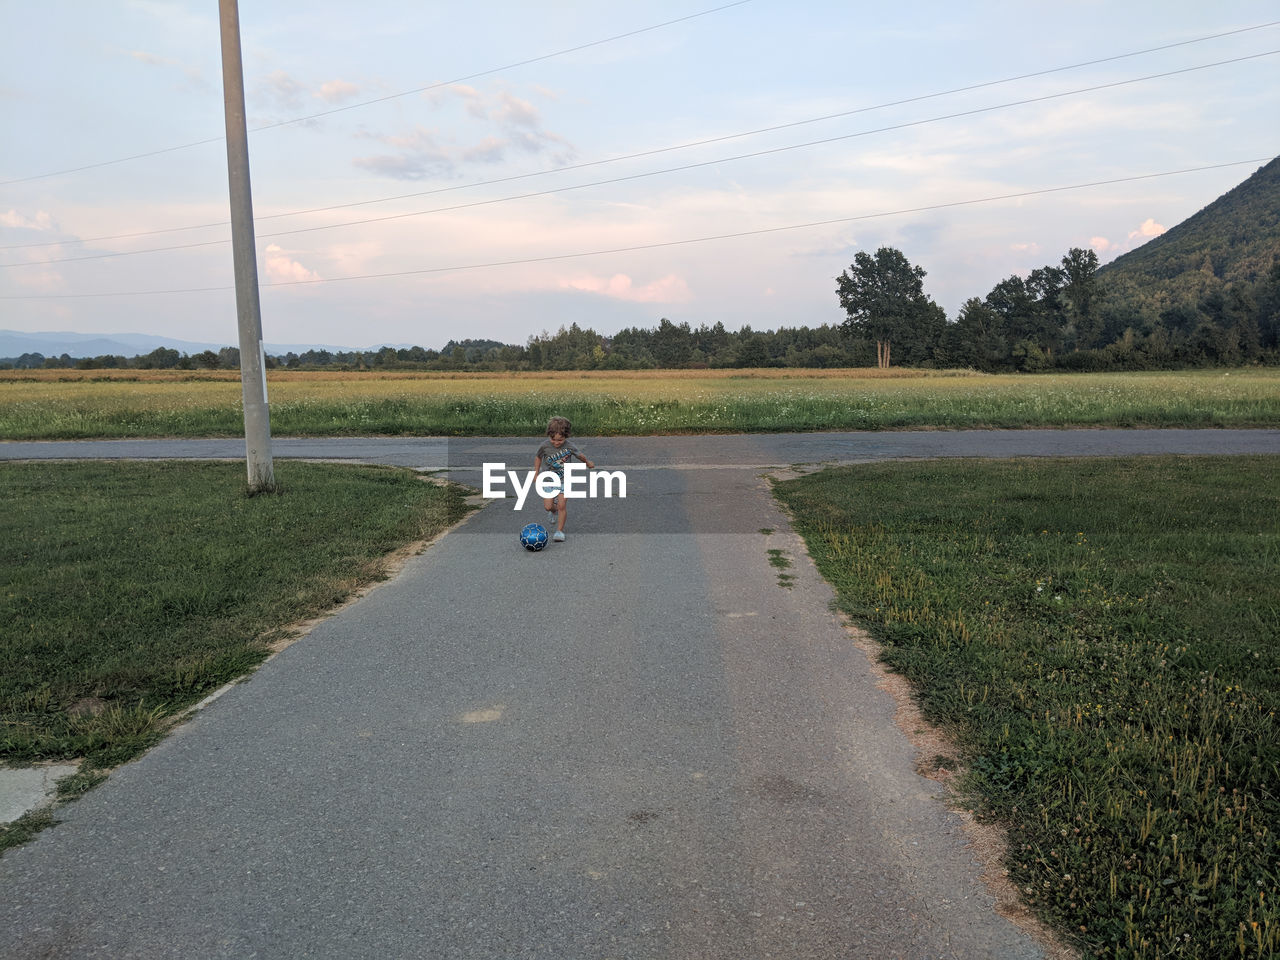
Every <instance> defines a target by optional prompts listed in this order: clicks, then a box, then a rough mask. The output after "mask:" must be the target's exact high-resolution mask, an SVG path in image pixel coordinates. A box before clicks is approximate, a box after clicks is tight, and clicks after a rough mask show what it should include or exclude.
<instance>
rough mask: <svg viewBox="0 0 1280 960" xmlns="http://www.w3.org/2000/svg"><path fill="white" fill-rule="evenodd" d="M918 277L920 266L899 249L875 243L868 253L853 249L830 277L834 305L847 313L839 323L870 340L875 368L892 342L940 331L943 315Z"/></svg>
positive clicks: (883, 365) (885, 357)
mask: <svg viewBox="0 0 1280 960" xmlns="http://www.w3.org/2000/svg"><path fill="white" fill-rule="evenodd" d="M924 277H925V272H924V269H923V268H922V267H915V266H912V265H911V262H910V261H909V260H907V258H906V257H905V256H904V255H903V253H902V251H901V250H897V249H895V248H893V247H881V248H880V249H879V250H877V251H876V252H875V254H874V255H872V254H868V253H865V252H863V251H861V250H860V251H858V253H856V254H855V255H854V258H853V264H852V265H851V266H850V267H849V269H848V270H845V271H844V272H843V273H841V274H840V276H839V277H837V278H836V294H837V296H838V297H839V298H840V306H841V307H843V308H844V310H845V312H846V313H847V314H848V315H849V316H848V319H847V320H845V321H844V323H842V324H841V327H842V328H843V329H844V330H845V331H846V332H847V333H852V334H861V335H863V336H866V337H868V338H870V339H872V340H874V341H875V342H876V362H877V365H878V366H879V367H880V368H881V369H883V368H886V367H888V366H889V364H890V362H891V360H892V356H893V345H894V344H895V343H903V342H906V343H910V344H912V345H913V346H920V344H918V343H916V341H917V340H920V339H921V336H922V334H925V332H926V331H931V332H936V333H939V334H940V332H941V326H942V324H941V323H939V320H940V319H943V320H945V318H944V317H943V316H942V311H941V308H940V307H938V305H937V304H935V303H934V302H933V301H932V300H931V299H929V297H927V296H925V293H924ZM935 328H936V329H935ZM913 352H915V351H913Z"/></svg>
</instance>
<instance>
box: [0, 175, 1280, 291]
mask: <svg viewBox="0 0 1280 960" xmlns="http://www.w3.org/2000/svg"><path fill="white" fill-rule="evenodd" d="M1273 159H1275V158H1274V157H1260V158H1255V159H1252V160H1232V161H1229V162H1226V163H1215V164H1208V165H1205V166H1200V167H1187V168H1184V169H1182V170H1169V171H1165V172H1163V173H1144V174H1138V175H1135V176H1131V177H1115V178H1112V179H1110V180H1094V181H1091V182H1089V183H1074V184H1068V185H1067V186H1060V187H1042V188H1040V189H1038V190H1024V191H1020V192H1017V193H1005V194H1000V195H998V196H992V197H979V198H976V199H971V200H953V201H950V202H948V203H934V204H929V205H926V206H920V207H905V208H903V209H900V210H885V211H881V212H879V213H864V214H859V215H857V216H852V217H835V218H832V219H830V220H814V221H811V222H809V223H793V224H787V225H785V226H781V227H764V228H761V229H758V230H742V231H739V232H737V233H721V234H715V235H713V236H706V237H690V238H686V239H683V240H666V241H662V242H660V243H643V244H636V245H634V246H629V247H612V248H609V249H606V250H588V251H579V252H577V253H561V254H551V255H548V256H543V257H525V258H521V259H515V260H493V261H489V262H487V263H470V264H460V265H455V266H449V267H426V268H422V269H418V270H398V271H394V272H390V273H366V274H359V275H355V276H350V277H328V278H322V279H317V280H284V281H279V282H276V283H266V284H263V286H264V287H299V286H314V285H317V284H323V283H345V282H348V281H352V280H387V279H394V278H397V277H412V276H424V275H428V274H438V273H459V272H461V271H464V270H484V269H489V268H493V267H514V266H522V265H525V264H533V263H551V262H554V261H558V260H576V259H578V258H582V257H599V256H607V255H609V254H617V253H635V252H637V251H641V250H658V249H662V248H664V247H677V246H686V245H690V244H695V243H709V242H712V241H716V240H736V239H740V238H742V237H758V236H764V235H766V234H770V233H782V232H784V231H787V230H805V229H811V228H813V227H829V226H835V225H836V224H842V223H855V222H857V221H860V220H874V219H878V218H881V217H894V216H902V215H905V214H910V213H928V212H930V211H935V210H947V209H951V208H955V207H965V206H974V205H977V204H982V203H995V202H998V201H1001V200H1019V199H1025V198H1027V197H1036V196H1044V195H1046V194H1050V193H1062V192H1065V191H1068V190H1083V189H1086V188H1090V187H1104V186H1113V185H1115V184H1119V183H1134V182H1136V181H1138V180H1154V179H1157V178H1160V177H1173V176H1178V175H1180V174H1184V173H1200V172H1203V171H1205V170H1221V169H1225V168H1226V167H1238V166H1243V165H1245V164H1250V163H1269V162H1271V160H1273ZM232 289H233V288H232V287H229V286H221V287H187V288H182V289H176V290H133V291H121V292H118V293H62V294H32V295H7V294H5V295H0V300H72V299H77V300H78V299H97V298H102V297H144V296H162V295H168V294H180V293H215V292H223V291H227V290H232Z"/></svg>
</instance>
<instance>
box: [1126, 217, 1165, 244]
mask: <svg viewBox="0 0 1280 960" xmlns="http://www.w3.org/2000/svg"><path fill="white" fill-rule="evenodd" d="M1166 229H1168V228H1167V227H1164V226H1161V225H1160V224H1158V223H1156V222H1155V221H1154V220H1152V219H1151V218H1150V217H1148V218H1147V219H1146V220H1145V221H1143V224H1142V226H1140V227H1139V228H1138V229H1137V230H1134V231H1133V232H1132V233H1130V234H1129V239H1130V240H1136V239H1137V238H1138V237H1158V236H1160V234H1162V233H1164V232H1165V230H1166Z"/></svg>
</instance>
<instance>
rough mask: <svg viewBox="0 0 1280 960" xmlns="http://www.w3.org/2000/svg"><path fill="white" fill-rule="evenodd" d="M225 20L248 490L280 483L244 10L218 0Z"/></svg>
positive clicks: (233, 245)
mask: <svg viewBox="0 0 1280 960" xmlns="http://www.w3.org/2000/svg"><path fill="white" fill-rule="evenodd" d="M218 13H219V15H220V19H221V24H222V95H223V102H224V105H225V108H226V120H227V178H228V180H229V181H230V184H231V249H232V256H233V258H234V260H235V274H236V314H237V316H238V317H239V321H240V386H241V392H242V395H243V397H244V446H245V462H246V464H247V466H248V468H249V492H250V493H262V492H270V491H272V490H274V489H275V486H276V479H275V470H274V468H273V466H272V462H271V413H270V410H269V408H268V407H267V372H266V369H265V367H266V361H265V357H264V355H263V350H262V307H261V305H260V303H259V300H258V255H257V245H256V240H255V238H254V235H253V197H252V194H251V192H250V189H249V133H248V129H247V126H246V124H245V117H244V68H243V66H242V65H241V62H240V10H239V7H238V5H237V2H236V0H218Z"/></svg>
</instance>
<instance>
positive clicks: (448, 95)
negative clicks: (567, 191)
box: [353, 83, 576, 180]
mask: <svg viewBox="0 0 1280 960" xmlns="http://www.w3.org/2000/svg"><path fill="white" fill-rule="evenodd" d="M425 98H426V99H427V100H428V101H429V102H430V103H431V104H432V105H433V106H434V107H435V108H436V109H437V110H439V111H441V112H442V113H447V112H448V111H449V110H450V109H458V108H460V110H461V114H462V116H460V117H459V116H458V115H457V114H456V113H455V115H454V117H448V116H446V117H442V118H441V126H442V127H444V128H445V129H448V130H450V131H452V132H454V136H453V137H450V138H449V140H448V142H442V139H441V137H440V135H439V133H438V131H437V130H435V129H432V130H427V129H426V128H424V127H421V126H419V127H418V128H416V129H415V130H414V131H412V132H410V133H408V134H389V135H382V136H375V137H374V139H377V140H380V141H381V142H383V143H385V144H386V145H387V146H389V147H391V148H392V149H393V150H394V151H396V152H395V154H393V155H383V156H372V157H356V158H355V159H354V160H353V162H354V164H355V165H356V166H357V167H360V168H362V169H365V170H370V171H372V172H374V173H380V174H383V175H384V176H389V177H395V178H397V179H401V180H420V179H423V178H425V177H428V176H439V175H447V174H452V173H454V172H455V171H456V170H457V168H458V167H461V166H465V165H468V164H485V165H494V164H499V163H503V162H505V161H506V160H507V159H508V157H509V156H510V154H512V153H524V154H535V155H536V154H544V153H550V159H551V162H553V163H555V164H559V165H563V164H566V163H570V162H571V161H572V160H573V159H574V157H575V156H576V151H575V150H574V148H573V146H572V145H571V144H570V143H569V141H567V140H566V139H565V138H564V137H562V136H560V135H559V134H557V133H553V132H551V131H549V130H547V129H546V128H545V127H544V125H543V120H542V115H541V114H540V113H539V111H538V108H537V107H536V106H534V105H533V104H532V103H531V102H529V101H528V100H524V99H522V98H520V97H518V96H516V95H514V94H512V93H510V92H509V91H506V90H499V91H498V92H496V93H493V94H487V93H485V92H483V91H481V90H477V89H476V88H475V87H472V86H468V85H467V84H463V83H453V84H449V85H448V86H446V87H443V88H439V89H435V90H431V91H430V92H428V93H427V94H425ZM468 121H470V122H468ZM475 127H479V128H480V129H479V131H478V132H477V131H475V130H474V129H468V128H475Z"/></svg>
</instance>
